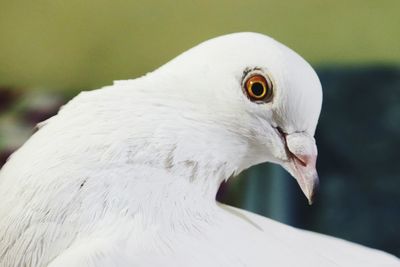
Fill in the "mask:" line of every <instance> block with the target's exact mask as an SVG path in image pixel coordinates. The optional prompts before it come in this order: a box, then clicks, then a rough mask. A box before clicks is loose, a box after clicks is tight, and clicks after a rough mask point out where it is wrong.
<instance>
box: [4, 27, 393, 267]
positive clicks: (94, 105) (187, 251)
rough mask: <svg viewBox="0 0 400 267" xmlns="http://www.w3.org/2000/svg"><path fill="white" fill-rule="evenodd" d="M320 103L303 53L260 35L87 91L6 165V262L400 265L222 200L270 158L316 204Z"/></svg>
mask: <svg viewBox="0 0 400 267" xmlns="http://www.w3.org/2000/svg"><path fill="white" fill-rule="evenodd" d="M252 82H253V83H252ZM254 84H255V85H254ZM250 89H252V90H253V89H254V90H253V91H250ZM260 90H261V91H260ZM262 90H264V91H262ZM260 92H261V93H262V92H264V93H265V94H261V93H260ZM267 92H268V94H267ZM259 93H260V94H259ZM267 96H268V97H267ZM321 103H322V91H321V85H320V83H319V80H318V77H317V75H316V74H315V72H314V71H313V69H312V68H311V67H310V66H309V65H308V63H307V62H306V61H304V60H303V59H302V58H301V57H300V56H299V55H297V54H296V53H295V52H293V51H292V50H290V49H289V48H287V47H285V46H284V45H282V44H280V43H278V42H277V41H275V40H273V39H271V38H269V37H267V36H265V35H261V34H256V33H237V34H230V35H226V36H222V37H218V38H215V39H211V40H209V41H206V42H204V43H202V44H200V45H198V46H196V47H194V48H192V49H190V50H188V51H187V52H185V53H183V54H182V55H180V56H178V57H177V58H175V59H173V60H172V61H170V62H169V63H167V64H165V65H164V66H162V67H161V68H159V69H157V70H155V71H154V72H151V73H149V74H147V75H145V76H143V77H140V78H137V79H134V80H127V81H117V82H115V83H114V84H113V85H112V86H108V87H104V88H102V89H99V90H94V91H90V92H83V93H81V94H80V95H79V96H77V97H76V98H74V99H73V100H72V101H70V103H68V104H67V105H66V106H64V107H63V108H62V109H61V110H60V112H59V114H58V115H56V116H55V117H53V118H51V119H49V120H48V121H45V122H44V123H42V124H41V125H39V128H40V129H39V131H38V132H36V133H35V134H34V135H33V136H32V137H31V138H30V139H29V140H28V141H27V142H26V144H25V145H24V146H22V147H21V148H20V149H19V150H18V151H17V152H16V153H14V154H13V155H12V156H11V158H10V159H9V161H8V162H7V163H6V165H5V166H4V168H3V169H2V171H1V173H0V200H1V201H0V266H7V267H9V266H10V267H11V266H51V267H55V266H57V267H58V266H87V267H89V266H307V267H311V266H353V267H356V266H363V267H366V266H400V265H399V261H398V259H397V258H395V257H393V256H391V255H388V254H386V253H384V252H380V251H376V250H373V249H369V248H365V247H362V246H359V245H356V244H351V243H349V242H346V241H343V240H338V239H335V238H332V237H327V236H324V235H320V234H316V233H311V232H307V231H303V230H298V229H295V228H292V227H290V226H286V225H283V224H280V223H278V222H274V221H272V220H270V219H267V218H263V217H261V216H258V215H255V214H252V213H250V212H246V211H243V210H240V209H236V208H233V207H229V206H225V205H222V204H218V203H217V202H216V201H215V195H216V193H217V190H218V188H219V185H220V183H221V182H222V181H224V180H226V179H228V178H230V177H231V176H235V175H236V174H238V173H240V172H241V171H242V170H243V169H246V168H248V167H250V166H252V165H255V164H258V163H261V162H266V161H268V162H273V163H277V164H280V165H282V166H283V167H284V168H285V169H287V170H288V171H289V172H290V173H291V174H292V175H293V176H294V177H295V178H296V180H297V181H298V183H299V185H300V187H301V189H302V190H303V192H304V194H305V195H306V197H307V198H308V199H309V200H310V201H312V196H313V193H314V191H315V188H316V186H317V183H318V178H317V175H316V171H315V160H316V154H317V151H316V146H315V140H314V138H313V135H314V131H315V128H316V125H317V121H318V117H319V112H320V108H321Z"/></svg>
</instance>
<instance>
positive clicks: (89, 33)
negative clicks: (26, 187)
mask: <svg viewBox="0 0 400 267" xmlns="http://www.w3.org/2000/svg"><path fill="white" fill-rule="evenodd" d="M399 10H400V1H397V0H393V1H371V0H364V1H361V0H359V1H355V0H352V1H329V2H328V1H319V0H307V1H260V0H258V1H256V0H251V1H228V0H223V1H175V2H173V1H169V2H167V1H159V2H152V1H122V0H116V1H104V0H98V1H94V0H79V1H78V0H71V1H61V0H52V1H27V0H22V1H21V0H16V1H1V8H0V41H1V42H0V166H1V165H2V164H3V163H4V162H5V160H6V159H7V157H8V156H9V155H10V153H12V151H14V150H15V149H16V148H18V147H19V146H20V145H21V144H22V143H23V142H24V141H25V140H26V139H27V138H29V136H30V135H31V134H32V132H33V127H34V126H35V124H36V123H37V122H40V121H42V120H44V119H46V118H48V117H49V116H52V115H54V114H55V113H56V112H57V110H58V108H59V106H60V105H62V104H64V103H65V102H66V101H68V100H69V99H70V98H72V97H73V96H74V95H75V94H77V93H78V92H79V91H81V90H90V89H94V88H97V87H100V86H104V85H108V84H111V83H112V81H113V80H118V79H128V78H134V77H138V76H140V75H142V74H144V73H146V72H149V71H151V70H153V69H155V68H156V67H158V66H160V65H161V64H163V63H165V62H166V61H168V60H169V59H171V58H173V57H174V56H176V55H178V54H179V53H181V52H183V51H184V50H186V49H188V48H190V47H192V46H194V45H196V44H197V43H199V42H201V41H204V40H206V39H209V38H211V37H215V36H218V35H222V34H226V33H230V32H237V31H256V32H261V33H265V34H268V35H270V36H272V37H274V38H276V39H278V40H279V41H281V42H283V43H284V44H286V45H288V46H289V47H291V48H293V49H294V50H295V51H297V52H298V53H300V54H301V55H302V56H303V57H305V58H306V59H307V60H308V61H310V63H311V64H312V65H313V66H314V67H315V68H316V70H317V72H318V74H319V76H320V79H321V82H322V85H323V88H324V103H323V108H322V114H321V117H320V122H319V126H318V129H317V133H316V138H317V143H318V146H319V159H318V164H317V165H318V166H317V167H318V170H319V175H320V179H321V190H320V193H319V195H318V198H317V201H316V203H315V204H314V205H313V206H308V205H307V202H306V199H305V197H304V196H303V195H302V194H301V192H300V189H299V188H298V186H297V185H296V182H295V180H294V179H293V178H291V177H290V176H289V175H288V174H287V173H285V172H284V171H283V170H282V169H281V168H280V167H278V166H274V165H271V164H263V165H259V166H255V167H253V168H250V169H249V170H247V171H245V172H244V173H243V174H241V175H240V177H236V178H233V179H231V180H229V182H228V183H227V184H224V185H223V186H222V187H221V190H220V192H219V194H218V198H219V199H220V200H221V201H222V202H225V203H228V204H231V205H235V206H238V207H242V208H245V209H248V210H251V211H254V212H256V213H260V214H263V215H266V216H268V217H271V218H273V219H276V220H279V221H282V222H284V223H287V224H291V225H294V226H296V227H300V228H304V229H309V230H312V231H317V232H321V233H325V234H329V235H334V236H337V237H341V238H344V239H347V240H351V241H354V242H358V243H361V244H364V245H368V246H371V247H374V248H379V249H383V250H385V251H388V252H391V253H393V254H395V255H397V256H400V227H399V226H400V179H399V178H400V164H399V163H398V159H399V151H400V32H399V25H400V16H399V15H398V11H399Z"/></svg>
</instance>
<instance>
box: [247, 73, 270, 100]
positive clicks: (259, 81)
mask: <svg viewBox="0 0 400 267" xmlns="http://www.w3.org/2000/svg"><path fill="white" fill-rule="evenodd" d="M244 85H245V91H246V93H247V95H248V97H249V98H250V100H252V101H263V102H269V101H271V99H272V85H271V84H270V83H269V82H268V81H267V79H266V78H265V77H264V76H263V75H260V74H256V75H253V76H251V77H249V78H248V79H247V80H246V82H245V84H244Z"/></svg>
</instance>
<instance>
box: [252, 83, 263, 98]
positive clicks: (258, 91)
mask: <svg viewBox="0 0 400 267" xmlns="http://www.w3.org/2000/svg"><path fill="white" fill-rule="evenodd" d="M251 91H253V94H254V95H255V96H262V95H263V93H264V87H263V85H262V84H261V83H253V84H252V86H251Z"/></svg>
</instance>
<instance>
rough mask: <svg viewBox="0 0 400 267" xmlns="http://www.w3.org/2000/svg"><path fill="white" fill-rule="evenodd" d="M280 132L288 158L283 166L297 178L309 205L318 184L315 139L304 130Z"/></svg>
mask: <svg viewBox="0 0 400 267" xmlns="http://www.w3.org/2000/svg"><path fill="white" fill-rule="evenodd" d="M280 133H281V135H282V137H283V139H284V141H285V144H286V151H287V155H288V159H289V160H288V161H287V162H285V163H284V164H283V167H284V168H285V169H286V170H287V171H288V172H289V173H290V174H291V175H292V176H293V177H294V178H295V179H296V180H297V183H298V184H299V186H300V188H301V190H302V191H303V193H304V195H305V196H306V197H307V199H308V204H310V205H311V204H312V203H313V201H314V196H315V193H316V191H317V189H318V185H319V179H318V174H317V170H316V167H315V165H316V162H317V154H318V153H317V146H316V144H315V139H314V137H312V136H310V135H308V134H307V133H305V132H300V133H292V134H285V133H282V132H280Z"/></svg>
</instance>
